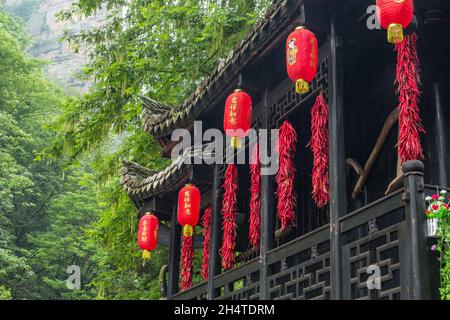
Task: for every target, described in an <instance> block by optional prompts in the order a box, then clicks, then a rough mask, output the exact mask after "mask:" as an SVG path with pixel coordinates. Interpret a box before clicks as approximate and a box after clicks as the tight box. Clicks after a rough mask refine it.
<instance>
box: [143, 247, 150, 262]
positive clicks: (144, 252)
mask: <svg viewBox="0 0 450 320" xmlns="http://www.w3.org/2000/svg"><path fill="white" fill-rule="evenodd" d="M151 257H152V253H151V252H150V251H147V250H144V251H142V260H144V262H145V261H147V260H150V259H151Z"/></svg>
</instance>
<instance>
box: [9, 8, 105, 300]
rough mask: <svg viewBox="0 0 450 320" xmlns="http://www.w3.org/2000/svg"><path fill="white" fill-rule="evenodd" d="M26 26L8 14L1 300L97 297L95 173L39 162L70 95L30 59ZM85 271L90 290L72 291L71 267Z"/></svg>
mask: <svg viewBox="0 0 450 320" xmlns="http://www.w3.org/2000/svg"><path fill="white" fill-rule="evenodd" d="M27 44H28V39H27V37H26V36H25V33H24V31H23V27H22V25H21V24H20V23H19V22H17V20H15V19H14V18H12V17H10V16H7V15H6V14H4V13H3V12H1V11H0V60H1V61H2V63H1V64H0V74H1V75H2V76H1V77H0V123H1V124H2V125H1V126H0V199H1V201H0V299H74V298H89V297H92V296H93V294H92V293H90V291H89V288H88V287H87V283H89V282H90V278H92V277H93V274H94V273H95V271H96V266H95V264H93V263H92V262H91V259H90V255H91V254H92V252H93V248H92V247H89V246H88V245H87V244H84V237H85V235H86V233H85V231H84V227H85V226H87V225H90V224H91V223H92V221H93V220H95V218H96V217H97V216H98V208H99V207H98V205H97V203H96V199H95V191H96V190H95V184H93V183H92V182H91V181H90V180H89V179H91V176H90V175H89V174H88V170H87V169H88V168H86V166H85V167H83V168H77V167H71V168H67V170H66V172H64V171H63V170H62V169H61V167H60V164H59V162H54V163H48V162H45V161H39V160H38V159H37V154H38V152H39V151H40V150H42V149H43V148H44V147H45V146H47V145H48V143H49V141H51V140H52V139H53V136H54V135H53V133H52V132H50V131H48V130H44V124H46V123H47V122H48V121H51V119H54V118H55V116H56V114H57V112H58V110H59V107H60V103H61V100H62V98H63V93H62V92H60V90H58V89H57V88H55V87H54V86H53V85H51V84H50V83H49V82H48V81H47V80H45V77H44V76H43V73H42V67H43V64H42V63H41V62H39V61H37V60H34V59H32V58H30V57H29V56H28V55H26V54H25V53H24V48H25V47H26V46H27ZM71 264H78V265H80V266H81V267H82V268H83V270H84V273H83V281H84V282H83V284H86V286H85V287H84V288H83V289H85V290H81V291H77V292H76V291H70V290H68V289H67V287H66V284H65V279H66V278H67V276H68V275H67V273H66V268H67V266H69V265H71Z"/></svg>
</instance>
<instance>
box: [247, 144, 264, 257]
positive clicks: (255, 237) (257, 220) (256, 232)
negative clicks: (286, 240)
mask: <svg viewBox="0 0 450 320" xmlns="http://www.w3.org/2000/svg"><path fill="white" fill-rule="evenodd" d="M250 195H251V198H250V229H249V234H248V239H249V241H250V245H251V246H252V247H253V248H255V249H257V248H259V241H260V232H261V163H260V160H259V146H258V145H255V147H254V149H253V153H252V163H251V164H250Z"/></svg>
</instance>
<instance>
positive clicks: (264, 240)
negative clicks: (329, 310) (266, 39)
mask: <svg viewBox="0 0 450 320" xmlns="http://www.w3.org/2000/svg"><path fill="white" fill-rule="evenodd" d="M268 104H269V88H268V85H266V89H265V92H264V103H263V105H264V110H265V111H264V115H263V126H262V128H264V129H270V112H269V108H268ZM269 138H270V137H269ZM267 147H268V148H270V143H267ZM266 154H268V153H266ZM273 182H274V177H273V176H269V175H262V176H261V242H260V243H261V244H260V257H261V258H260V261H261V265H260V286H259V287H260V300H269V298H270V295H269V258H268V253H269V251H270V250H272V249H273V247H274V244H275V222H274V221H275V220H276V219H275V217H274V208H275V205H274V190H273Z"/></svg>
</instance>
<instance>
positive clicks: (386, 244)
mask: <svg viewBox="0 0 450 320" xmlns="http://www.w3.org/2000/svg"><path fill="white" fill-rule="evenodd" d="M413 169H414V168H413ZM416 169H417V168H416ZM437 189H439V190H440V189H442V188H437V187H436V186H428V185H427V186H426V185H424V184H423V176H421V173H420V171H411V173H409V174H407V175H405V188H402V189H400V190H398V191H396V192H395V193H393V194H391V195H389V196H386V197H384V198H382V199H379V200H378V201H375V202H373V203H371V204H369V205H367V206H365V207H363V208H361V209H359V210H357V211H354V212H352V213H350V214H348V215H345V216H344V217H342V218H341V219H340V220H339V230H340V239H341V241H340V255H341V259H340V260H341V264H340V269H339V270H338V274H339V276H340V277H341V283H342V298H343V299H369V300H370V299H389V300H396V299H415V298H432V297H436V296H437V295H436V291H437V287H438V283H436V270H435V269H436V264H433V263H432V262H430V253H429V251H430V250H428V249H427V247H426V246H424V243H423V240H424V239H423V237H424V233H423V230H422V229H424V227H425V226H424V224H423V221H424V220H423V219H422V217H423V216H422V215H424V212H425V201H424V199H425V196H426V195H430V194H432V193H436V190H437ZM422 211H423V212H422ZM268 261H269V297H270V299H307V300H313V299H330V288H331V287H332V286H333V283H334V282H333V281H334V280H333V279H332V277H331V270H330V268H331V266H330V225H325V226H323V227H321V228H319V229H317V230H315V231H313V232H310V233H308V234H306V235H304V236H302V237H299V238H297V239H295V240H292V241H290V242H288V243H286V244H284V245H282V246H280V247H278V248H275V249H273V250H271V251H269V253H268ZM370 266H374V267H375V268H378V270H379V272H380V284H381V287H380V288H375V289H372V290H371V289H369V286H368V284H367V280H368V279H369V277H370V275H371V274H372V273H371V272H368V271H369V270H368V268H369V267H370ZM259 278H260V263H259V259H258V258H256V259H253V260H251V261H250V262H248V263H245V264H243V265H241V266H239V267H237V268H236V269H234V270H231V271H228V272H225V273H222V274H220V275H218V276H216V277H215V278H214V279H213V286H214V290H215V297H214V299H215V300H216V299H217V300H221V299H236V300H256V299H259V290H260V286H259V281H260V279H259ZM417 282H419V283H417ZM206 292H207V284H206V282H205V283H202V284H200V285H198V286H196V287H194V288H192V289H191V290H189V291H186V292H184V293H180V294H178V295H177V296H175V297H174V298H175V299H205V298H207V297H206Z"/></svg>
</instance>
